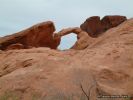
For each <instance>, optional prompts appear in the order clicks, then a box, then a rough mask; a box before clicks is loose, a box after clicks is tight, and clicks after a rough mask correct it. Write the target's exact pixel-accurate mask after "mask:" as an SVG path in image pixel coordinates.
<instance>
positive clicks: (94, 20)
mask: <svg viewBox="0 0 133 100" xmlns="http://www.w3.org/2000/svg"><path fill="white" fill-rule="evenodd" d="M126 20H127V18H126V17H125V16H105V17H104V18H103V19H101V20H100V17H99V16H93V17H90V18H88V19H87V20H86V21H85V22H84V23H83V24H82V25H81V26H80V28H81V29H82V30H84V31H86V32H87V33H88V34H89V35H90V36H91V37H98V36H99V35H100V34H102V33H103V32H105V31H107V30H108V29H110V28H113V27H116V26H118V25H119V24H121V23H122V22H124V21H126Z"/></svg>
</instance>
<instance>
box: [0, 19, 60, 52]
mask: <svg viewBox="0 0 133 100" xmlns="http://www.w3.org/2000/svg"><path fill="white" fill-rule="evenodd" d="M54 31H55V26H54V24H53V22H51V21H48V22H43V23H39V24H37V25H34V26H32V27H30V28H28V29H26V30H23V31H21V32H18V33H15V34H13V35H9V36H5V37H2V38H1V39H0V49H1V50H5V49H7V48H8V46H10V45H12V44H16V43H19V44H22V45H23V46H24V48H25V49H27V48H31V47H49V48H51V49H56V48H57V46H58V45H59V41H56V40H54V38H53V37H54V36H53V35H54V34H53V33H54Z"/></svg>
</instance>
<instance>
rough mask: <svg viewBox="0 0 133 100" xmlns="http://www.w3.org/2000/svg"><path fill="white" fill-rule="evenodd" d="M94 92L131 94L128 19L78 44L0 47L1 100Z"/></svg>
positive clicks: (131, 23)
mask: <svg viewBox="0 0 133 100" xmlns="http://www.w3.org/2000/svg"><path fill="white" fill-rule="evenodd" d="M63 32H64V31H63ZM65 33H66V32H65ZM75 33H76V32H75ZM90 39H91V37H90ZM89 93H90V95H89ZM86 94H87V96H86ZM100 95H128V96H132V95H133V19H129V20H127V21H125V22H124V23H122V24H121V25H119V26H117V27H115V28H113V29H110V30H108V31H106V32H105V33H104V34H102V36H100V37H98V38H95V40H94V41H93V42H92V43H91V44H90V45H89V46H88V47H87V48H86V49H84V50H79V51H78V50H66V51H58V50H53V49H49V48H45V47H43V48H42V47H38V48H32V49H22V50H8V51H0V99H1V98H2V100H3V98H4V99H5V98H8V99H7V100H14V98H15V100H35V99H36V100H55V99H56V100H64V99H65V100H68V99H71V98H72V100H80V98H85V99H88V97H89V99H90V100H97V97H98V96H100ZM104 99H106V100H108V98H104ZM124 99H125V98H124ZM119 100H122V98H120V99H119Z"/></svg>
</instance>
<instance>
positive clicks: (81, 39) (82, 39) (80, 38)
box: [54, 27, 90, 50]
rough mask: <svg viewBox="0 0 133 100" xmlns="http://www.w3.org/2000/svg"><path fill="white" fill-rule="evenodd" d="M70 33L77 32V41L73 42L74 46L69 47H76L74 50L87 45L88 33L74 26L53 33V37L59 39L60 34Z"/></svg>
mask: <svg viewBox="0 0 133 100" xmlns="http://www.w3.org/2000/svg"><path fill="white" fill-rule="evenodd" d="M70 33H75V34H77V42H76V43H75V44H74V46H72V47H71V49H76V50H82V49H85V48H86V47H87V46H88V45H89V38H90V37H89V35H88V33H87V32H85V31H83V30H81V29H80V28H78V27H74V28H66V29H63V30H61V31H59V32H58V33H56V34H55V35H54V38H55V39H57V38H58V39H61V37H62V36H65V35H67V34H70Z"/></svg>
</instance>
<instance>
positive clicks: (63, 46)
mask: <svg viewBox="0 0 133 100" xmlns="http://www.w3.org/2000/svg"><path fill="white" fill-rule="evenodd" d="M76 41H77V34H75V33H70V34H67V35H64V36H62V37H61V42H60V45H59V46H58V49H59V50H68V49H71V48H72V47H73V46H74V44H75V43H76Z"/></svg>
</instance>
